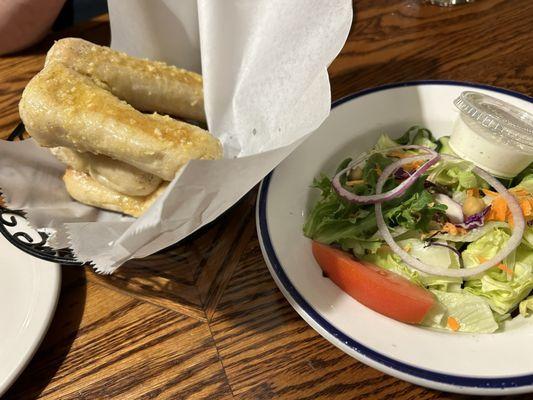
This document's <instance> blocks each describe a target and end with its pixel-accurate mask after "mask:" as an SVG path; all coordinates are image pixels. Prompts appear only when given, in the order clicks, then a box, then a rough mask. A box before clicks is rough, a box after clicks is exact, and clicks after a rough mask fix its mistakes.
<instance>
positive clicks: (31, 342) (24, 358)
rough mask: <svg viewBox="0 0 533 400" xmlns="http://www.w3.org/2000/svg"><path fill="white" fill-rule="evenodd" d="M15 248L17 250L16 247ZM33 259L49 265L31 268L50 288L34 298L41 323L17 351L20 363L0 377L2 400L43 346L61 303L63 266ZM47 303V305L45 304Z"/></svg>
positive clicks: (39, 291)
mask: <svg viewBox="0 0 533 400" xmlns="http://www.w3.org/2000/svg"><path fill="white" fill-rule="evenodd" d="M1 239H3V237H1V238H0V240H1ZM2 241H3V240H2ZM5 243H6V245H8V246H12V244H11V243H9V242H8V241H7V240H5ZM13 247H14V248H16V247H15V246H13ZM17 251H18V252H20V254H21V255H23V257H32V256H30V255H28V254H26V253H24V252H22V251H21V250H20V249H17ZM32 258H34V259H35V260H36V261H37V262H39V263H43V264H49V265H43V266H41V265H34V264H32V266H31V268H34V269H35V268H36V269H38V270H40V271H39V274H44V276H43V275H40V276H41V277H40V279H41V280H42V279H47V280H49V286H47V287H46V288H43V287H39V289H38V290H37V292H36V294H35V296H34V298H33V302H32V304H33V305H34V306H35V305H37V307H35V308H34V310H33V312H38V313H39V315H40V317H39V323H38V325H37V326H35V334H34V335H32V336H31V337H30V338H27V339H26V341H25V342H24V343H23V347H24V348H22V349H21V348H18V349H15V351H17V350H18V351H20V352H21V353H20V357H19V359H18V361H16V363H15V366H14V368H13V369H12V370H11V371H10V372H8V373H7V375H5V376H4V377H0V398H1V397H2V396H3V395H5V394H6V392H7V391H8V390H9V388H10V387H11V386H12V385H13V384H14V383H15V382H16V380H17V379H18V378H19V377H20V375H21V374H22V372H23V371H24V370H25V369H26V367H27V366H28V364H29V363H30V361H31V360H32V358H33V356H34V355H35V353H36V352H37V350H38V349H39V347H40V346H41V343H42V341H43V340H44V337H45V336H46V333H47V332H48V329H49V328H50V324H51V322H52V319H53V318H54V315H55V312H56V309H57V304H58V301H59V295H60V292H61V280H62V279H61V266H60V265H59V264H56V263H52V262H48V261H44V260H39V259H37V258H35V257H32ZM45 269H46V270H47V271H46V272H44V271H45ZM41 271H43V272H41ZM45 301H46V304H44V302H45ZM43 306H44V307H43Z"/></svg>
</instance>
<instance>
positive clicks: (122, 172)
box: [50, 147, 161, 196]
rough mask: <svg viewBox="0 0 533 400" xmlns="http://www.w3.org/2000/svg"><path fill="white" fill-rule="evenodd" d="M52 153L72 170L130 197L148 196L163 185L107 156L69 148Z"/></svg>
mask: <svg viewBox="0 0 533 400" xmlns="http://www.w3.org/2000/svg"><path fill="white" fill-rule="evenodd" d="M50 151H51V152H52V154H53V155H54V156H56V157H57V159H58V160H59V161H61V162H63V163H64V164H66V165H67V166H70V167H71V168H72V169H75V170H76V171H80V172H85V173H87V174H89V175H90V176H91V177H92V178H93V179H95V180H96V181H98V182H100V183H101V184H102V185H104V186H107V187H108V188H110V189H113V190H115V191H117V192H120V193H123V194H127V195H129V196H147V195H149V194H150V193H152V192H153V191H154V190H156V189H157V188H158V187H159V185H160V184H161V179H160V178H159V177H157V176H155V175H152V174H149V173H147V172H144V171H141V170H140V169H137V168H135V167H132V166H131V165H129V164H126V163H123V162H121V161H117V160H113V159H112V158H110V157H107V156H103V155H98V156H97V155H95V154H92V153H79V152H77V151H75V150H72V149H69V148H68V147H53V148H51V149H50Z"/></svg>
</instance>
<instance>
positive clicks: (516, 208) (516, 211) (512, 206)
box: [375, 155, 526, 278]
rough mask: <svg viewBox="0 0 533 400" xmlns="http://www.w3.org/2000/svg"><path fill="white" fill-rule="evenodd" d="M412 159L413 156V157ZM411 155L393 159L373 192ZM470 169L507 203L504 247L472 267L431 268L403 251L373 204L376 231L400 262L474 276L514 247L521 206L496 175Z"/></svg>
mask: <svg viewBox="0 0 533 400" xmlns="http://www.w3.org/2000/svg"><path fill="white" fill-rule="evenodd" d="M413 158H414V157H413ZM413 158H404V159H401V160H398V161H396V162H395V163H393V164H391V165H389V166H388V167H387V168H385V170H384V171H383V173H382V174H381V176H380V177H379V179H378V182H377V185H376V192H377V193H378V194H379V193H381V190H382V189H383V185H384V184H385V181H386V180H387V178H388V177H389V176H390V175H391V174H392V172H393V171H394V170H395V169H396V168H398V167H400V166H402V165H404V164H407V163H409V162H412V159H413ZM442 158H443V159H445V160H461V159H460V158H457V157H454V156H450V155H442ZM473 172H474V173H476V174H477V175H478V176H479V177H481V178H482V179H484V180H485V181H487V182H488V183H489V184H490V185H491V186H492V187H493V188H494V189H496V191H497V192H498V193H499V194H500V195H501V196H502V197H503V198H504V199H505V201H506V202H507V206H508V207H509V210H510V211H511V214H512V216H513V221H514V228H513V233H512V235H511V237H510V238H509V240H508V241H507V243H506V244H505V246H504V247H503V248H502V249H501V250H500V251H499V252H498V253H497V254H496V255H495V256H494V257H493V258H491V259H490V260H488V261H485V262H484V263H482V264H479V265H478V266H477V267H473V268H465V269H448V268H439V267H435V266H432V265H429V264H426V263H423V262H422V261H420V260H419V259H417V258H415V257H413V256H411V255H410V254H409V253H407V252H406V251H405V250H404V249H402V248H401V247H400V246H399V245H398V244H397V243H396V242H395V241H394V238H393V237H392V235H391V234H390V232H389V228H388V227H387V224H386V223H385V220H384V218H383V213H382V210H381V204H380V203H377V204H376V205H375V212H376V221H377V225H378V230H379V233H380V234H381V236H382V237H383V239H384V240H385V242H386V243H387V244H388V245H389V247H390V248H391V250H392V251H393V252H394V253H396V254H398V256H399V257H400V258H401V260H402V261H403V262H405V263H406V264H408V265H409V266H411V267H413V268H415V269H417V270H418V271H421V272H425V273H427V274H431V275H439V276H448V277H461V278H465V277H470V276H474V275H478V274H480V273H482V272H485V271H486V270H488V269H489V268H492V267H494V266H495V265H498V264H499V263H501V262H502V260H503V259H504V258H505V257H507V256H508V255H509V254H510V253H511V252H512V251H513V250H514V249H516V248H517V247H518V245H519V244H520V242H521V240H522V236H523V234H524V229H525V225H526V223H525V219H524V216H523V215H522V209H521V208H520V205H519V204H518V202H517V201H516V199H515V198H514V196H513V195H512V194H510V193H509V192H508V191H507V189H505V187H504V186H503V185H502V184H501V183H500V181H498V180H497V179H496V178H494V177H493V176H492V175H490V174H489V173H487V172H486V171H485V170H483V169H481V168H479V167H474V168H473Z"/></svg>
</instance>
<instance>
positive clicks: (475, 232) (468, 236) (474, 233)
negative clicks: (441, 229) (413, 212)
mask: <svg viewBox="0 0 533 400" xmlns="http://www.w3.org/2000/svg"><path fill="white" fill-rule="evenodd" d="M495 228H503V229H505V230H510V229H511V228H509V224H508V223H507V222H501V221H488V222H485V224H484V225H483V226H480V227H479V228H474V229H471V230H469V231H467V232H466V233H465V234H464V235H451V234H449V233H439V234H437V235H434V236H433V237H434V238H435V239H442V240H446V241H449V242H461V243H465V242H467V243H469V242H474V241H476V240H478V239H480V238H481V237H482V236H485V235H486V234H487V233H489V232H492V231H493V230H494V229H495Z"/></svg>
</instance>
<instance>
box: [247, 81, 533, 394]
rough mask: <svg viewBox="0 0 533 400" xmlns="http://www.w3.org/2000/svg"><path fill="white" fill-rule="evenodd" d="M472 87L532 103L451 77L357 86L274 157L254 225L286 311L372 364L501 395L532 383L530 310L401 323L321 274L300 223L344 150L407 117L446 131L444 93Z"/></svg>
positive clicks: (432, 382)
mask: <svg viewBox="0 0 533 400" xmlns="http://www.w3.org/2000/svg"><path fill="white" fill-rule="evenodd" d="M464 90H477V91H480V92H484V93H487V94H489V95H492V96H494V97H498V98H501V99H503V100H506V101H508V102H510V103H513V104H515V105H517V106H519V107H522V108H524V109H527V110H529V111H530V112H531V111H532V108H533V105H532V103H531V99H530V98H528V97H527V96H524V95H521V94H518V93H514V92H510V91H507V90H504V89H499V88H492V87H488V86H482V85H474V84H468V83H459V82H441V81H435V82H410V83H401V84H392V85H387V86H382V87H378V88H373V89H369V90H365V91H362V92H359V93H356V94H353V95H351V96H348V97H346V98H343V99H341V100H339V101H337V102H335V103H334V104H333V109H332V112H331V115H330V116H329V118H328V119H327V120H326V122H325V123H324V124H323V125H322V126H321V127H320V128H319V129H318V130H317V131H316V132H315V133H313V134H312V135H311V136H310V138H309V139H308V140H307V141H305V142H304V143H303V144H302V145H301V146H300V147H299V148H298V149H297V150H296V151H294V153H292V154H291V155H290V156H289V157H288V158H287V159H286V160H285V161H283V162H282V163H281V164H280V165H279V166H278V167H277V168H276V169H275V170H274V171H273V172H272V173H271V174H270V175H269V176H267V177H266V178H265V179H264V180H263V182H262V184H261V188H260V195H259V198H258V202H257V230H258V235H259V238H260V243H261V249H262V251H263V255H264V257H265V260H266V262H267V265H268V267H269V269H270V272H271V274H272V276H273V277H274V280H275V281H276V283H277V285H278V286H279V288H280V289H281V291H282V292H283V294H284V295H285V297H286V298H287V299H288V300H289V302H290V303H291V305H292V306H293V307H294V308H295V310H296V311H297V312H298V313H299V314H300V315H301V316H302V317H303V318H304V319H305V320H306V321H307V322H308V323H309V325H311V326H312V327H313V328H314V329H315V330H316V331H317V332H319V333H320V334H321V335H322V336H323V337H324V338H326V339H327V340H329V341H330V342H331V343H332V344H334V345H335V346H337V347H339V348H340V349H341V350H342V351H344V352H345V353H347V354H349V355H351V356H353V357H355V358H356V359H358V360H359V361H361V362H363V363H365V364H368V365H369V366H371V367H374V368H376V369H378V370H380V371H383V372H385V373H387V374H390V375H393V376H395V377H398V378H400V379H404V380H406V381H409V382H412V383H415V384H418V385H422V386H427V387H431V388H434V389H439V390H445V391H451V392H456V393H463V394H464V393H469V394H485V395H487V394H490V395H502V394H512V393H528V392H533V318H529V319H524V318H522V317H517V318H515V319H514V320H512V321H510V322H509V323H507V324H506V326H505V329H504V331H503V332H498V333H494V334H464V333H448V332H441V331H436V330H431V329H426V328H421V327H418V326H412V325H407V324H402V323H400V322H397V321H394V320H392V319H389V318H387V317H385V316H383V315H380V314H378V313H376V312H374V311H372V310H370V309H368V308H366V307H365V306H363V305H361V304H359V303H358V302H357V301H356V300H354V299H353V298H351V297H350V296H348V295H347V294H346V293H344V292H343V291H342V290H341V289H339V288H338V287H337V286H336V285H335V284H333V283H332V282H331V281H330V280H329V279H325V278H323V277H322V273H321V270H320V268H319V267H318V265H317V264H316V262H315V260H314V258H313V256H312V254H311V247H310V240H309V239H307V238H305V237H304V236H303V234H302V226H303V223H304V220H305V216H306V214H307V211H308V210H309V208H310V206H311V205H312V204H313V203H314V201H315V200H316V198H317V197H318V193H317V192H318V191H317V190H316V189H311V188H310V184H311V182H312V180H313V177H315V176H317V175H318V174H319V173H320V172H326V173H328V174H331V173H332V172H333V171H334V169H335V167H336V166H337V164H338V163H339V162H340V161H342V160H343V159H344V158H345V157H348V156H354V155H357V154H360V153H361V152H363V151H365V150H367V149H369V148H370V147H371V146H372V145H373V144H375V142H376V140H377V137H378V135H379V133H381V132H386V133H389V134H390V135H391V136H392V137H398V136H399V135H401V134H402V133H403V132H405V130H406V129H407V128H409V127H410V126H412V125H422V126H425V127H427V128H429V129H430V130H431V131H432V132H433V134H434V135H435V136H437V137H438V136H442V135H449V134H450V133H451V129H452V126H453V123H454V120H455V119H456V117H457V115H458V111H457V110H456V109H455V107H454V105H453V100H454V99H455V98H456V97H457V96H459V94H460V93H461V92H462V91H464Z"/></svg>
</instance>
